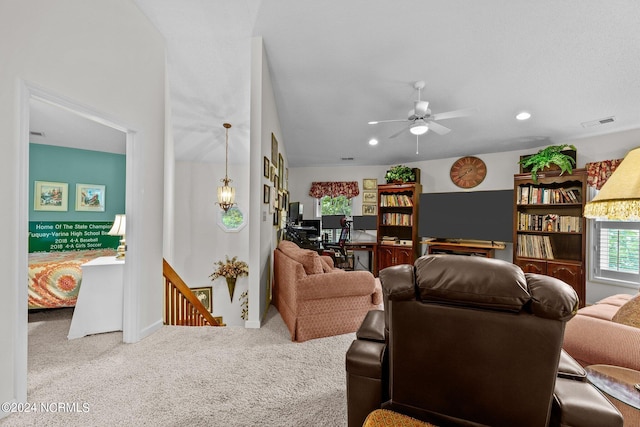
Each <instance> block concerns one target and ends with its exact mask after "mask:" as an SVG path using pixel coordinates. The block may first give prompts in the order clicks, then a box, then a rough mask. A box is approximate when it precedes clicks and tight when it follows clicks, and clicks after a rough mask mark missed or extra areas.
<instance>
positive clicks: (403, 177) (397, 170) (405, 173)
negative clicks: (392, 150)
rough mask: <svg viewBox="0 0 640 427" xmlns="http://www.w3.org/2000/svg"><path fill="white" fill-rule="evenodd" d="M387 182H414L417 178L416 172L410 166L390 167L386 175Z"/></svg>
mask: <svg viewBox="0 0 640 427" xmlns="http://www.w3.org/2000/svg"><path fill="white" fill-rule="evenodd" d="M384 179H385V180H386V181H387V184H391V183H400V182H414V181H415V180H416V174H415V173H414V172H413V169H411V168H410V167H408V166H402V165H397V166H393V167H392V168H391V169H389V170H388V171H387V173H386V175H385V176H384Z"/></svg>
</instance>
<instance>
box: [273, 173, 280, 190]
mask: <svg viewBox="0 0 640 427" xmlns="http://www.w3.org/2000/svg"><path fill="white" fill-rule="evenodd" d="M278 182H280V181H279V180H278V175H274V176H273V188H275V189H276V190H279V189H280V187H278Z"/></svg>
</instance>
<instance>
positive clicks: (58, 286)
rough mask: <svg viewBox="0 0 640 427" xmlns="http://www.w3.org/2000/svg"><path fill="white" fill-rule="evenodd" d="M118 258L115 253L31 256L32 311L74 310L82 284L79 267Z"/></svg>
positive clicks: (97, 252)
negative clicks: (43, 309)
mask: <svg viewBox="0 0 640 427" xmlns="http://www.w3.org/2000/svg"><path fill="white" fill-rule="evenodd" d="M115 255H116V251H115V249H93V250H84V251H72V252H36V253H30V254H29V308H30V309H36V308H57V307H75V305H76V299H77V298H78V290H79V289H80V284H81V282H82V269H81V268H80V266H81V265H82V264H84V263H86V262H89V261H91V260H92V259H94V258H98V257H103V256H115Z"/></svg>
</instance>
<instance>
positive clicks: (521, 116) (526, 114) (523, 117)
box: [516, 111, 531, 120]
mask: <svg viewBox="0 0 640 427" xmlns="http://www.w3.org/2000/svg"><path fill="white" fill-rule="evenodd" d="M530 118H531V113H529V112H528V111H522V112H520V113H518V114H517V115H516V119H518V120H529V119H530Z"/></svg>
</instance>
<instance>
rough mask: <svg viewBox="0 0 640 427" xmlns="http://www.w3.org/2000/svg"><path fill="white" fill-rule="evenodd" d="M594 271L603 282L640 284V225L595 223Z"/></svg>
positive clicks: (636, 223) (615, 222)
mask: <svg viewBox="0 0 640 427" xmlns="http://www.w3.org/2000/svg"><path fill="white" fill-rule="evenodd" d="M595 231H596V232H595V239H594V240H595V248H594V249H595V257H594V260H595V262H594V264H595V266H594V267H595V268H594V270H595V271H594V272H595V276H596V277H597V278H600V279H612V280H616V281H623V282H629V283H634V284H639V283H640V222H619V221H596V222H595Z"/></svg>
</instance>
